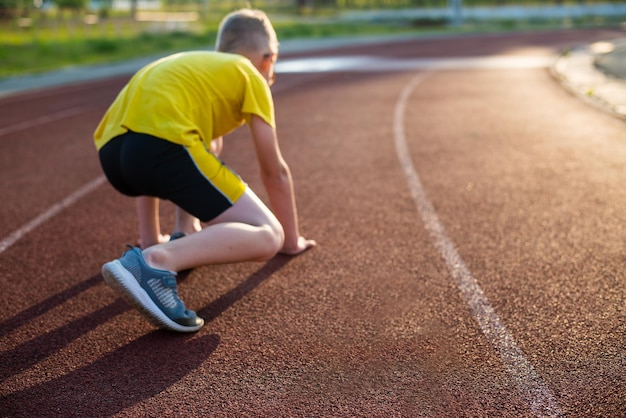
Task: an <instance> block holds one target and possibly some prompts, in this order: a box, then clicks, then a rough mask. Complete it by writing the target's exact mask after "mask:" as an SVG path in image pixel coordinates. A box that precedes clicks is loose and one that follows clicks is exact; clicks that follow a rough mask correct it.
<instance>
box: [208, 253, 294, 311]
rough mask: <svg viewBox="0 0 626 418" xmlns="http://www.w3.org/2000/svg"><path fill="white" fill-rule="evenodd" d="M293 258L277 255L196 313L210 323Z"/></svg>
mask: <svg viewBox="0 0 626 418" xmlns="http://www.w3.org/2000/svg"><path fill="white" fill-rule="evenodd" d="M293 258H294V257H293V256H288V255H282V254H279V255H277V256H275V257H274V258H272V259H271V260H269V261H268V262H267V263H265V265H264V266H263V267H261V268H260V269H258V270H257V271H255V272H254V273H252V274H251V275H250V277H248V278H247V279H246V280H244V281H243V282H241V283H240V284H239V285H238V286H237V287H235V288H233V289H232V290H230V291H229V292H227V293H225V294H224V295H222V296H220V297H219V298H217V299H216V300H214V301H213V302H211V303H210V304H208V305H207V306H205V307H204V308H202V309H201V310H199V311H197V312H196V313H197V314H198V316H200V317H202V318H203V319H204V320H205V322H210V321H212V320H214V319H215V318H217V317H218V316H220V315H221V314H222V312H224V311H225V310H226V309H228V308H230V307H231V306H232V305H234V304H235V303H236V302H238V301H239V300H241V299H242V298H243V297H244V296H246V295H247V294H248V293H250V292H251V291H252V290H254V289H255V288H256V287H257V286H259V285H260V284H261V283H262V282H264V281H265V280H266V279H268V278H269V277H270V276H271V275H272V274H274V273H276V272H277V271H278V270H280V269H281V268H283V267H284V266H285V265H286V264H287V263H288V262H289V261H290V260H291V259H293Z"/></svg>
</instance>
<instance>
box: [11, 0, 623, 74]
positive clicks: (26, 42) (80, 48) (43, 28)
mask: <svg viewBox="0 0 626 418" xmlns="http://www.w3.org/2000/svg"><path fill="white" fill-rule="evenodd" d="M246 6H249V7H254V8H259V9H263V10H265V11H266V12H268V14H269V15H270V18H271V19H272V22H273V23H274V26H275V27H276V31H277V33H278V36H279V39H280V40H285V39H293V38H319V37H330V36H335V37H337V36H358V35H370V36H371V35H378V34H380V35H387V34H405V33H424V34H436V33H444V32H445V33H450V32H454V33H470V32H472V33H475V32H487V31H502V30H540V29H546V28H550V29H554V28H573V27H598V26H602V27H616V26H619V27H622V28H626V23H625V22H626V2H625V1H611V0H544V1H536V0H258V1H243V0H0V78H6V77H11V76H15V75H23V74H36V73H40V72H45V71H50V70H54V69H58V68H63V67H67V66H73V65H87V64H99V63H108V62H116V61H122V60H127V59H131V58H137V57H142V56H152V55H160V54H165V53H169V52H173V51H180V50H188V49H197V48H212V47H213V43H214V41H215V35H216V31H217V26H218V24H219V21H220V20H221V18H222V17H223V16H224V15H225V14H226V13H228V12H230V11H232V10H235V9H238V8H241V7H246Z"/></svg>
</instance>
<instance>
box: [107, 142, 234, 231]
mask: <svg viewBox="0 0 626 418" xmlns="http://www.w3.org/2000/svg"><path fill="white" fill-rule="evenodd" d="M98 154H99V157H100V163H101V165H102V169H103V171H104V174H105V175H106V177H107V179H108V180H109V182H110V183H111V185H112V186H113V187H114V188H115V189H116V190H117V191H119V192H120V193H122V194H124V195H127V196H154V197H158V198H160V199H164V200H169V201H171V202H173V203H174V204H175V205H177V206H178V207H180V208H181V209H183V210H185V211H186V212H188V213H190V214H191V215H193V216H195V217H197V218H198V219H200V220H201V221H202V222H208V221H210V220H212V219H214V218H215V217H217V216H218V215H220V214H221V213H222V212H224V211H225V210H227V209H228V208H230V207H231V206H232V205H233V204H234V202H235V201H236V200H237V199H238V198H239V197H240V196H241V195H242V194H243V192H244V191H245V188H246V185H245V183H243V181H241V179H240V178H239V176H237V174H235V173H234V172H233V171H232V170H230V169H229V168H228V167H226V165H225V164H224V163H223V162H222V161H221V160H220V159H219V158H217V157H216V156H215V155H214V154H212V153H211V152H210V151H208V150H207V149H206V148H205V147H204V144H203V143H199V144H198V146H195V147H185V146H183V145H179V144H175V143H173V142H170V141H166V140H164V139H160V138H156V137H154V136H152V135H147V134H141V133H136V132H131V131H129V132H127V133H125V134H123V135H120V136H118V137H115V138H113V139H112V140H111V141H109V142H108V143H107V144H106V145H104V147H102V148H101V149H100V152H99V153H98Z"/></svg>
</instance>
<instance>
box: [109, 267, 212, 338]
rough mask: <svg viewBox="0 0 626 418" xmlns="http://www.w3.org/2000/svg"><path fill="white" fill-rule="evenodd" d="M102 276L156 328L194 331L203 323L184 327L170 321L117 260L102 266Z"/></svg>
mask: <svg viewBox="0 0 626 418" xmlns="http://www.w3.org/2000/svg"><path fill="white" fill-rule="evenodd" d="M102 277H104V281H105V282H106V284H108V285H109V287H111V288H112V289H113V290H114V291H116V292H117V293H118V294H119V295H121V296H122V298H123V299H124V300H125V301H127V302H129V303H130V304H131V305H133V306H135V307H136V308H137V310H139V312H140V313H141V314H143V316H144V317H145V318H146V319H148V321H150V323H151V324H152V325H154V326H156V327H158V328H165V329H169V330H171V331H178V332H196V331H198V330H199V329H200V328H202V326H203V325H204V321H203V320H202V318H200V319H201V320H202V321H201V323H200V325H198V326H193V327H186V326H184V325H180V324H179V323H177V322H174V321H172V320H171V319H170V318H169V317H168V316H167V315H165V313H164V312H163V311H162V310H161V309H160V308H159V307H158V306H157V305H156V304H155V303H154V301H153V300H152V299H151V298H150V296H149V295H148V293H146V291H145V290H143V288H142V287H141V286H140V285H139V283H137V279H135V277H134V276H133V275H132V274H131V273H130V272H129V271H128V270H126V268H124V266H123V265H122V263H120V262H119V260H114V261H111V262H109V263H106V264H105V265H104V266H102Z"/></svg>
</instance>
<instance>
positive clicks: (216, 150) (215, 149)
mask: <svg viewBox="0 0 626 418" xmlns="http://www.w3.org/2000/svg"><path fill="white" fill-rule="evenodd" d="M223 144H224V139H223V137H221V136H218V137H217V138H215V139H214V140H212V141H211V150H210V151H211V152H212V153H213V154H215V155H217V156H218V157H219V156H220V154H221V153H222V147H223Z"/></svg>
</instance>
